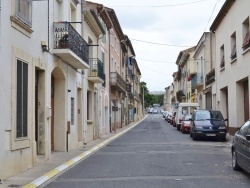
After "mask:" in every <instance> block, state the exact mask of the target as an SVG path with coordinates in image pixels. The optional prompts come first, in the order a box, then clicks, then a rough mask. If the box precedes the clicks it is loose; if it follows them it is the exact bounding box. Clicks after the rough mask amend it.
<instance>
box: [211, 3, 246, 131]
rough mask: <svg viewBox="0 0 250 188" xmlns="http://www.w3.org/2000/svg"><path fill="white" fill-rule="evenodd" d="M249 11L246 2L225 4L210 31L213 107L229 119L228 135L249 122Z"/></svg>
mask: <svg viewBox="0 0 250 188" xmlns="http://www.w3.org/2000/svg"><path fill="white" fill-rule="evenodd" d="M249 7H250V1H248V0H240V1H233V0H227V1H226V2H225V3H224V5H223V7H222V8H221V10H220V12H219V14H218V15H217V17H216V18H215V20H214V22H213V24H212V26H211V27H210V30H211V32H213V33H214V35H215V38H216V40H215V53H216V65H215V66H216V68H215V75H216V84H217V85H216V88H217V89H216V94H217V97H216V106H217V109H220V110H221V111H222V113H223V116H224V117H225V118H228V128H229V133H230V134H234V132H235V131H236V130H237V128H239V127H240V126H241V125H242V124H243V123H244V121H246V120H248V119H249V105H250V104H249V97H250V96H249V83H250V82H249V77H250V66H249V62H250V34H249V33H250V20H249V19H250V18H249V17H250V12H249ZM239 13H240V14H239Z"/></svg>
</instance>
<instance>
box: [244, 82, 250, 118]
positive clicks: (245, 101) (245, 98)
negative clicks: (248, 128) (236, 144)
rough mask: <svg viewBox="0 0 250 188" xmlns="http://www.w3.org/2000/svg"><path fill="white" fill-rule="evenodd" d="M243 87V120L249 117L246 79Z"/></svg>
mask: <svg viewBox="0 0 250 188" xmlns="http://www.w3.org/2000/svg"><path fill="white" fill-rule="evenodd" d="M243 87H244V109H245V111H244V117H245V121H247V120H248V119H249V88H248V81H245V82H243Z"/></svg>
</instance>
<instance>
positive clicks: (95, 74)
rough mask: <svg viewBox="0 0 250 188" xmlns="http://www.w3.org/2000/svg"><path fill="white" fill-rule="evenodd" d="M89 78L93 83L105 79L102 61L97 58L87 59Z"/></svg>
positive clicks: (101, 81)
mask: <svg viewBox="0 0 250 188" xmlns="http://www.w3.org/2000/svg"><path fill="white" fill-rule="evenodd" d="M89 80H90V81H92V82H94V83H103V82H104V81H105V74H104V68H103V63H102V62H101V61H100V60H99V59H98V58H90V59H89Z"/></svg>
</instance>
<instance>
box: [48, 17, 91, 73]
mask: <svg viewBox="0 0 250 188" xmlns="http://www.w3.org/2000/svg"><path fill="white" fill-rule="evenodd" d="M53 53H54V54H56V55H58V56H59V57H61V58H62V59H63V60H64V61H66V62H68V63H69V64H71V65H72V66H74V67H75V68H78V69H87V68H88V62H89V56H88V54H89V46H88V44H87V42H86V41H85V40H84V39H83V38H82V36H81V35H80V34H79V33H78V32H77V31H76V30H75V29H74V28H73V26H72V25H71V24H70V23H68V22H63V23H61V22H59V23H54V50H53Z"/></svg>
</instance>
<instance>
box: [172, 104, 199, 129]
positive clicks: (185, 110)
mask: <svg viewBox="0 0 250 188" xmlns="http://www.w3.org/2000/svg"><path fill="white" fill-rule="evenodd" d="M199 107H200V106H199V103H185V102H184V103H179V104H178V108H177V113H176V127H177V130H180V127H181V119H182V118H183V116H184V115H192V114H193V112H194V111H195V110H196V109H199Z"/></svg>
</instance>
